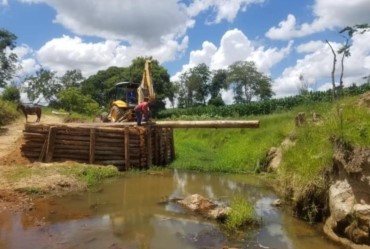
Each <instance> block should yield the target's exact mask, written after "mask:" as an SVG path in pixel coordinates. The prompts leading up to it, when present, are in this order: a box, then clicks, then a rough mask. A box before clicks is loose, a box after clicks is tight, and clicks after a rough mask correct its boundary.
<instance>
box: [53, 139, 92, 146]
mask: <svg viewBox="0 0 370 249" xmlns="http://www.w3.org/2000/svg"><path fill="white" fill-rule="evenodd" d="M89 144H90V142H87V141H76V140H65V139H57V140H56V141H55V145H71V146H74V145H81V146H86V147H88V146H89Z"/></svg>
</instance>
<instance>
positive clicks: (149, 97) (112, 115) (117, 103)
mask: <svg viewBox="0 0 370 249" xmlns="http://www.w3.org/2000/svg"><path fill="white" fill-rule="evenodd" d="M151 63H152V62H151V60H146V61H145V66H144V72H143V77H142V80H141V83H140V84H138V83H131V82H119V83H117V84H116V85H115V86H114V88H112V90H111V91H110V92H109V97H110V103H111V105H110V106H111V107H110V111H109V113H103V114H102V115H101V120H102V121H103V122H132V121H135V120H136V116H135V112H134V108H135V106H136V105H137V104H140V103H142V102H143V101H150V102H154V101H155V92H154V87H153V80H152V74H151V69H152V68H151Z"/></svg>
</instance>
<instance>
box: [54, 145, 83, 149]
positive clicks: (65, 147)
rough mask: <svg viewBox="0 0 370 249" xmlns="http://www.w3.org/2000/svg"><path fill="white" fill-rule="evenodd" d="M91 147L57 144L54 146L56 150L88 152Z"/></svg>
mask: <svg viewBox="0 0 370 249" xmlns="http://www.w3.org/2000/svg"><path fill="white" fill-rule="evenodd" d="M89 148H90V147H89V146H86V145H79V144H75V145H73V144H70V145H66V144H55V145H54V150H64V149H66V150H68V149H71V150H88V149H89Z"/></svg>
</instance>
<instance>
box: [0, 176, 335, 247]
mask: <svg viewBox="0 0 370 249" xmlns="http://www.w3.org/2000/svg"><path fill="white" fill-rule="evenodd" d="M195 193H198V194H201V195H203V196H205V197H207V198H210V199H213V200H217V201H222V202H228V201H230V199H231V198H232V197H233V196H235V195H238V196H240V195H241V196H245V198H247V199H248V200H250V201H252V203H255V209H256V212H257V214H258V216H260V217H261V218H262V220H263V224H262V226H261V227H260V228H259V229H258V230H257V231H256V230H254V231H250V232H246V234H245V236H244V238H242V239H239V240H233V239H230V238H229V237H228V236H226V234H224V233H223V232H222V230H220V229H219V226H218V225H217V224H216V223H214V222H212V221H209V220H205V219H202V218H200V217H198V216H195V215H193V214H191V213H188V212H187V211H186V210H184V209H183V208H182V207H181V206H179V205H178V204H176V203H173V202H166V203H165V204H160V200H163V199H167V198H174V197H185V196H187V195H190V194H195ZM275 199H276V196H275V195H274V194H273V192H271V190H269V189H268V188H267V187H266V186H265V185H264V184H263V182H261V181H259V180H258V178H256V177H253V176H245V175H221V174H201V173H193V172H191V173H189V172H179V171H174V172H167V173H163V174H162V173H158V174H154V175H149V174H128V175H126V176H125V177H123V178H121V179H118V180H113V181H109V182H106V183H104V184H103V186H102V188H101V191H96V192H87V193H81V194H73V195H68V196H65V197H62V198H57V197H55V198H52V199H47V200H41V201H39V202H37V203H36V204H35V206H34V208H33V209H32V210H29V211H27V212H24V213H21V214H14V215H7V216H6V215H0V229H1V230H0V248H9V249H10V248H89V249H90V248H99V249H100V248H122V249H123V248H125V249H126V248H158V249H166V248H171V249H172V248H184V249H188V248H189V249H192V248H230V247H233V248H255V249H257V248H276V249H280V248H281V249H282V248H284V249H286V248H288V249H289V248H292V249H293V248H294V249H296V248H297V249H306V248H307V249H308V248H315V249H320V248H325V249H331V248H338V247H337V246H334V245H333V244H331V243H330V242H328V241H327V240H326V239H324V238H323V237H322V235H321V233H320V232H319V229H317V228H315V227H312V226H310V225H308V224H306V223H304V222H301V221H299V220H296V219H294V218H292V217H290V216H289V215H286V214H285V213H284V212H283V211H282V210H281V209H279V208H275V207H273V206H272V205H271V203H272V202H273V201H274V200H275Z"/></svg>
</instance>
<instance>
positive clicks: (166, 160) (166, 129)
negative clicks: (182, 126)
mask: <svg viewBox="0 0 370 249" xmlns="http://www.w3.org/2000/svg"><path fill="white" fill-rule="evenodd" d="M168 129H169V128H164V132H163V136H164V153H163V154H164V155H163V163H164V164H167V163H168V149H169V147H170V146H169V144H168V143H169V139H168V138H169V137H168V136H169V132H168Z"/></svg>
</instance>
